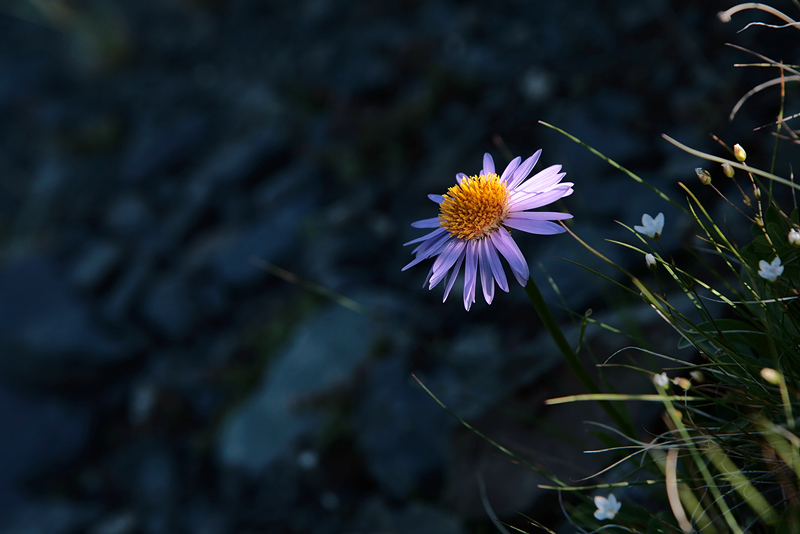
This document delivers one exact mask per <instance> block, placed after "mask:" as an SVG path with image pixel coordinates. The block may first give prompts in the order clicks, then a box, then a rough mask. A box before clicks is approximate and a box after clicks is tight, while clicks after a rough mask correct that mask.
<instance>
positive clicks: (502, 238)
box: [489, 226, 530, 286]
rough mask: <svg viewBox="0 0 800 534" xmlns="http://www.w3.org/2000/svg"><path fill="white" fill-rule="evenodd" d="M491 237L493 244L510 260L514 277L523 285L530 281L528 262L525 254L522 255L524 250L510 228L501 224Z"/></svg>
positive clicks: (509, 263)
mask: <svg viewBox="0 0 800 534" xmlns="http://www.w3.org/2000/svg"><path fill="white" fill-rule="evenodd" d="M489 238H490V239H491V240H492V244H494V246H495V248H496V249H497V251H498V252H500V254H502V255H503V257H504V258H505V259H506V261H507V262H508V266H509V267H511V272H513V273H514V278H516V279H517V282H519V283H520V285H522V286H524V285H525V284H526V283H528V277H529V276H530V271H529V270H528V262H527V261H525V256H523V255H522V252H521V251H520V250H519V247H518V246H517V244H516V243H515V242H514V238H513V237H511V234H509V233H508V230H506V229H505V228H503V227H502V226H501V227H500V228H498V229H497V231H496V232H492V233H491V234H489Z"/></svg>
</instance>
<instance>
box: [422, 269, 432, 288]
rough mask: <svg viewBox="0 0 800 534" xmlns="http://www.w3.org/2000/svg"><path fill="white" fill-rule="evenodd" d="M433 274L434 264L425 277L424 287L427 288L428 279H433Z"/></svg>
mask: <svg viewBox="0 0 800 534" xmlns="http://www.w3.org/2000/svg"><path fill="white" fill-rule="evenodd" d="M432 274H433V266H431V268H430V269H428V275H427V276H426V277H425V281H424V282H422V289H425V286H426V285H428V280H430V279H431V275H432Z"/></svg>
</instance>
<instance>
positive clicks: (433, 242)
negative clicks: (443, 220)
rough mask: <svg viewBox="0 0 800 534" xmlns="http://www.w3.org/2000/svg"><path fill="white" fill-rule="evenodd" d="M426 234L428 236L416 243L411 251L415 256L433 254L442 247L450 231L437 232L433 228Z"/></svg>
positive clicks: (429, 255) (448, 237)
mask: <svg viewBox="0 0 800 534" xmlns="http://www.w3.org/2000/svg"><path fill="white" fill-rule="evenodd" d="M442 230H444V228H442ZM434 234H436V235H434ZM428 235H429V236H430V238H428V239H426V240H425V241H424V242H422V243H420V244H419V245H417V247H416V248H415V249H414V250H412V251H411V253H412V254H416V255H417V256H426V257H431V256H432V255H434V254H435V251H437V250H439V249H440V248H441V247H443V246H444V244H445V243H446V242H447V240H448V239H450V232H448V231H447V230H445V231H444V232H437V230H434V231H433V232H431V233H430V234H428Z"/></svg>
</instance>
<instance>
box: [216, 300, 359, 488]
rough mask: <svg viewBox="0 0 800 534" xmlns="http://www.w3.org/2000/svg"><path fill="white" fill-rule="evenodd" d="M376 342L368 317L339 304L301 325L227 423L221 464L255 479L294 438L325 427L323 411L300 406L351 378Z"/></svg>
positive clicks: (219, 445) (222, 440)
mask: <svg viewBox="0 0 800 534" xmlns="http://www.w3.org/2000/svg"><path fill="white" fill-rule="evenodd" d="M374 340H375V330H374V326H373V325H372V324H371V322H370V320H369V318H367V317H365V316H363V315H360V314H357V313H354V312H352V311H350V310H347V309H345V308H342V307H339V306H333V307H330V308H327V309H325V310H323V311H322V312H320V313H319V314H318V315H316V316H315V317H313V318H311V319H309V320H308V321H307V322H306V323H305V324H303V325H301V326H299V327H298V330H297V331H296V332H295V333H294V334H293V335H292V338H291V341H290V342H289V343H288V345H287V348H286V349H285V350H284V351H283V352H282V353H281V354H279V355H278V356H277V357H276V358H275V361H274V363H273V364H272V365H271V367H270V369H269V370H268V371H267V373H266V374H265V376H264V379H263V382H262V385H261V386H260V387H259V389H258V390H257V391H256V392H255V394H254V395H253V396H252V397H251V398H250V399H249V400H248V401H246V402H245V403H244V404H242V405H241V406H239V407H238V408H237V409H236V410H235V411H233V412H232V413H231V414H230V415H229V416H228V418H227V420H226V421H225V424H224V427H223V430H222V432H221V434H220V440H219V443H218V454H219V456H220V460H221V461H222V463H223V464H224V465H226V466H228V467H233V468H240V469H243V470H245V471H247V472H249V473H251V474H253V475H256V474H258V473H259V472H260V471H261V470H262V469H264V468H265V467H266V466H268V465H269V464H270V462H272V461H273V460H274V459H275V458H277V457H278V456H279V455H281V454H283V453H284V452H286V451H287V448H288V447H289V446H290V445H291V444H292V443H293V442H294V441H295V440H296V439H297V438H299V437H300V436H302V435H304V434H307V433H309V432H318V431H320V430H321V429H322V428H324V421H325V419H326V417H325V415H324V413H322V412H321V411H319V410H316V409H313V408H310V407H303V402H304V401H308V400H310V399H311V398H312V397H314V396H318V395H321V394H323V393H325V392H328V391H330V390H332V389H334V388H337V387H341V386H343V385H345V384H346V383H348V382H349V381H351V380H353V379H354V373H355V372H356V370H357V369H358V368H359V367H360V366H362V365H363V364H364V363H365V361H366V359H367V358H368V357H369V356H370V354H371V350H372V344H373V342H374Z"/></svg>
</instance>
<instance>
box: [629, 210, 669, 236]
mask: <svg viewBox="0 0 800 534" xmlns="http://www.w3.org/2000/svg"><path fill="white" fill-rule="evenodd" d="M633 229H634V230H636V231H637V232H639V233H640V234H644V235H646V236H647V237H652V238H653V239H658V238H659V237H660V236H661V231H662V230H664V214H663V213H659V214H658V215H656V218H655V219H654V218H652V217H650V216H649V215H648V214H646V213H645V214H644V215H642V226H638V225H637V226H634V227H633Z"/></svg>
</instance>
